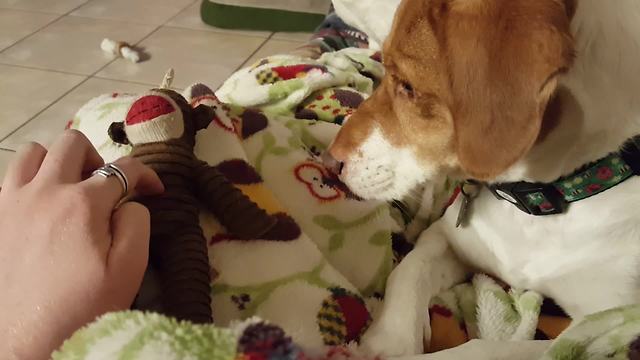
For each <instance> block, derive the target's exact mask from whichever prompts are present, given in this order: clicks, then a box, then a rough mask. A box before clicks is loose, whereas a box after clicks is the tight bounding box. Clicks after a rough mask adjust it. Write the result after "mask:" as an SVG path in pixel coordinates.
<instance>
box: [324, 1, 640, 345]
mask: <svg viewBox="0 0 640 360" xmlns="http://www.w3.org/2000/svg"><path fill="white" fill-rule="evenodd" d="M638 19H640V2H638V1H637V0H616V1H602V0H536V1H531V0H466V1H463V0H403V1H402V3H401V4H400V6H399V8H398V10H397V12H396V16H395V20H394V24H393V26H392V29H391V32H390V34H389V36H388V38H387V39H386V42H385V44H384V48H383V58H384V65H385V69H386V74H385V76H384V78H383V80H382V81H381V84H380V85H379V87H378V88H377V89H376V91H375V92H374V94H373V95H372V96H371V97H370V98H369V99H367V100H366V101H365V102H364V103H363V104H362V105H361V106H360V108H359V109H358V111H357V112H356V113H354V114H353V115H352V116H351V117H350V118H349V119H348V120H347V121H346V123H345V124H344V126H343V128H342V129H341V130H340V132H339V133H338V135H337V136H336V138H335V139H334V142H333V143H332V144H331V146H330V147H329V149H328V150H327V153H326V154H325V163H326V165H327V166H328V167H330V168H332V169H333V171H334V172H336V173H337V174H339V177H340V179H341V180H342V181H343V182H344V183H345V184H347V186H349V188H350V189H351V190H352V191H353V192H354V193H355V194H357V195H358V196H360V197H362V198H377V199H382V200H391V199H397V198H401V197H402V196H405V195H406V194H408V193H410V191H411V190H412V189H413V188H415V187H416V186H417V185H419V184H422V183H429V182H438V181H441V179H442V178H443V177H445V176H446V177H450V178H457V179H460V180H466V179H473V180H475V181H476V182H473V183H469V185H468V187H469V188H468V189H467V190H466V191H465V192H464V194H466V195H464V196H462V195H461V196H458V198H457V199H456V201H455V202H454V203H453V205H452V206H451V207H450V208H449V209H448V210H447V211H446V213H445V215H444V216H443V217H442V218H441V219H439V220H438V221H437V222H435V223H434V224H433V225H431V226H430V227H429V228H428V229H427V230H425V231H424V232H422V234H421V235H420V237H419V239H418V241H417V244H416V246H415V248H414V249H413V251H412V252H411V253H409V254H408V255H407V257H406V258H405V259H404V260H403V261H402V262H401V263H400V264H399V265H398V266H397V267H396V269H395V270H394V271H393V272H392V274H391V276H390V278H389V280H388V282H387V290H386V295H385V302H384V305H383V308H382V310H381V311H380V314H379V316H378V317H377V319H376V320H375V321H374V323H373V324H372V326H371V327H370V329H369V330H368V332H367V333H366V334H365V337H364V339H363V343H364V345H365V346H366V347H368V348H369V349H371V350H372V351H375V352H377V353H380V354H384V355H390V356H391V355H410V354H418V353H422V352H423V346H424V345H423V343H422V339H423V336H424V338H425V339H427V341H428V338H429V327H428V323H429V322H428V313H427V307H428V303H429V300H430V298H431V297H433V296H435V295H436V294H438V293H439V292H440V291H442V290H444V289H447V288H450V287H451V286H452V285H454V284H456V283H459V282H462V281H463V280H464V279H465V278H467V276H468V275H469V274H470V273H471V272H475V271H479V272H484V273H487V274H490V275H492V276H495V277H497V278H499V279H501V280H504V281H505V282H507V283H508V284H510V285H511V286H513V287H516V288H523V289H531V290H535V291H537V292H539V293H541V294H543V295H545V296H547V297H550V298H553V299H554V300H555V301H556V302H557V303H558V304H559V305H560V306H561V307H562V308H563V309H564V310H565V312H566V313H567V314H568V315H570V316H571V317H572V318H573V319H580V318H582V317H584V316H585V315H588V314H591V313H594V312H598V311H601V310H605V309H609V308H613V307H617V306H622V305H627V304H631V303H636V302H638V301H639V300H640V276H639V275H640V212H639V210H640V191H639V190H640V177H638V176H636V175H639V174H640V166H639V165H638V163H639V162H640V161H638V158H639V157H640V152H639V151H638V146H637V145H638V143H639V141H638V138H637V136H638V135H639V134H640V74H639V73H638V65H637V64H638V63H639V62H640V21H638ZM634 137H635V139H634ZM612 153H613V154H614V155H615V156H614V158H615V159H613V160H612V158H608V156H609V154H612ZM621 157H622V160H624V162H625V164H624V165H623V166H622V167H617V168H616V171H620V173H617V172H615V171H614V173H611V171H610V170H611V169H609V168H607V167H606V166H602V167H600V168H594V166H599V165H598V164H601V163H602V161H608V160H611V161H613V162H614V163H615V164H618V165H620V161H621V160H620V158H621ZM603 159H604V160H603ZM607 159H608V160H607ZM594 164H595V165H594ZM579 169H582V170H579ZM585 169H586V170H585ZM580 171H583V172H584V171H587V173H583V172H580ZM585 174H587V175H589V176H591V178H588V177H587V175H585ZM594 174H595V175H594ZM594 176H595V177H594ZM618 177H620V178H618ZM622 178H624V179H623V180H624V181H619V182H618V180H620V179H622ZM589 179H596V180H597V179H601V180H603V181H610V180H612V179H615V181H613V182H614V183H615V184H614V186H609V185H611V184H607V185H606V186H605V185H602V184H598V183H595V184H592V185H589V186H587V187H583V186H582V185H583V184H582V181H589ZM558 181H560V182H558ZM562 181H565V183H562ZM478 183H480V184H481V185H480V186H478V185H476V184H478ZM565 185H566V186H567V188H565V189H561V190H559V187H562V186H565ZM574 185H576V188H577V189H576V190H575V193H578V194H581V196H579V197H581V198H580V199H577V200H576V199H573V200H572V199H570V198H567V196H570V195H571V194H574V190H571V191H569V190H570V187H571V186H574ZM603 190H604V191H603ZM476 192H477V194H476ZM471 193H473V194H471ZM574 195H575V194H574ZM587 195H592V196H587ZM540 196H541V197H540ZM536 197H537V198H536ZM582 197H584V198H582ZM534 198H536V199H538V200H541V201H538V202H537V205H536V202H535V201H533V200H531V199H534ZM529 200H531V202H529ZM574 200H575V201H574ZM458 225H460V226H458ZM425 320H426V321H425Z"/></svg>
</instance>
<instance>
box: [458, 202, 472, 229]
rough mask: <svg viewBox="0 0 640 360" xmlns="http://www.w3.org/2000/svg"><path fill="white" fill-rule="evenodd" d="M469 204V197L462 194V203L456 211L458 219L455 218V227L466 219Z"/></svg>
mask: <svg viewBox="0 0 640 360" xmlns="http://www.w3.org/2000/svg"><path fill="white" fill-rule="evenodd" d="M470 206H471V197H469V195H462V205H460V211H458V219H457V220H456V227H457V228H458V227H460V226H461V225H462V223H464V222H466V221H467V216H468V215H469V207H470Z"/></svg>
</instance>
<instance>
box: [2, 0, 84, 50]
mask: <svg viewBox="0 0 640 360" xmlns="http://www.w3.org/2000/svg"><path fill="white" fill-rule="evenodd" d="M87 2H89V0H86V1H85V2H83V3H82V4H80V5H78V6H76V7H74V8H72V9H71V10H69V11H67V12H66V13H64V14H54V15H58V17H57V18H55V19H53V20H51V21H49V22H48V23H46V24H45V25H44V26H42V27H40V28H38V29H37V30H35V31H34V32H32V33H30V34H29V35H27V36H24V37H22V38H20V39H19V40H18V41H16V42H14V43H13V44H11V45H9V46H7V47H6V48H4V49H2V51H0V53H3V52H5V51H7V50H9V49H10V48H12V47H14V46H15V45H17V44H18V43H20V42H22V41H23V40H25V39H27V38H29V37H31V36H33V35H35V34H37V33H39V32H40V31H41V30H42V29H44V28H46V27H48V26H49V25H51V24H53V23H54V22H56V21H58V20H60V19H62V18H63V17H65V16H67V15H69V14H71V13H72V12H74V11H76V10H77V9H78V8H80V7H81V6H84V4H86V3H87ZM14 10H20V9H14ZM22 11H29V10H22ZM35 12H38V13H42V14H50V13H44V12H40V11H35Z"/></svg>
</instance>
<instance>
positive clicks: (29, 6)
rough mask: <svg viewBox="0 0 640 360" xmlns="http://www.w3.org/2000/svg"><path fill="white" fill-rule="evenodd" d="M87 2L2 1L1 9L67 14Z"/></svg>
mask: <svg viewBox="0 0 640 360" xmlns="http://www.w3.org/2000/svg"><path fill="white" fill-rule="evenodd" d="M85 2H87V0H0V8H9V9H21V10H33V11H41V12H48V13H52V14H66V13H68V12H69V11H71V10H73V9H75V8H77V7H78V6H80V5H82V4H84V3H85Z"/></svg>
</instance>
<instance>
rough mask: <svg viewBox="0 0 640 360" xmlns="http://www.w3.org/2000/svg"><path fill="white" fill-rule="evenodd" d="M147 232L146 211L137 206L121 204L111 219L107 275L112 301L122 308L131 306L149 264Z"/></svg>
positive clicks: (144, 208) (141, 206) (134, 203)
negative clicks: (111, 289)
mask: <svg viewBox="0 0 640 360" xmlns="http://www.w3.org/2000/svg"><path fill="white" fill-rule="evenodd" d="M150 228H151V220H150V217H149V210H147V208H146V207H144V206H143V205H142V204H140V203H136V202H127V203H124V204H122V205H121V206H120V207H118V209H116V211H114V213H113V216H112V218H111V233H112V234H113V240H112V242H111V249H110V251H109V256H108V258H107V274H108V277H109V279H110V283H111V284H113V291H114V293H113V295H114V299H113V300H114V301H115V302H116V304H117V305H118V306H121V307H123V308H128V307H130V306H131V304H132V303H133V300H134V299H135V296H136V294H137V293H138V290H139V289H140V284H141V283H142V278H143V276H144V272H145V269H146V267H147V262H148V261H149V237H150V231H151V230H150Z"/></svg>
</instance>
